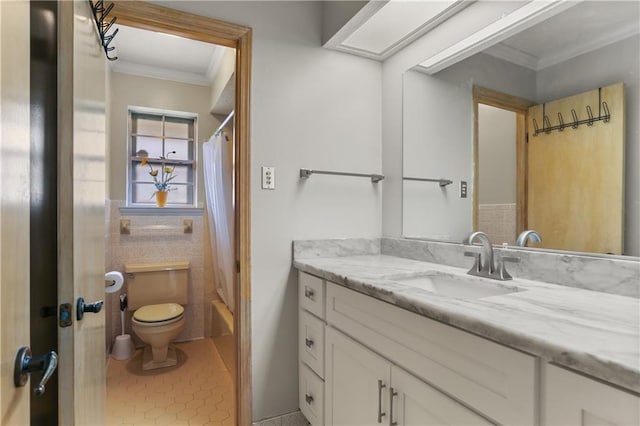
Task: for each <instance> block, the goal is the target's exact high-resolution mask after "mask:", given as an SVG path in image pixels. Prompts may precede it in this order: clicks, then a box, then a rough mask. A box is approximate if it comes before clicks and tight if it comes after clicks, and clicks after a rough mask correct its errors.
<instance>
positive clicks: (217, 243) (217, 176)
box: [202, 132, 234, 312]
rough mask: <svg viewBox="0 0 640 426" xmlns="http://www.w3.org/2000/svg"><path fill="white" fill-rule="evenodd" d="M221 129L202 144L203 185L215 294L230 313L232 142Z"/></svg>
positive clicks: (232, 296)
mask: <svg viewBox="0 0 640 426" xmlns="http://www.w3.org/2000/svg"><path fill="white" fill-rule="evenodd" d="M225 139H226V138H225V136H224V135H223V133H222V132H220V133H218V135H213V136H211V139H209V142H206V143H204V144H203V145H202V152H203V157H204V159H203V166H204V188H205V193H206V198H207V212H208V214H207V219H208V221H209V237H210V239H211V247H212V248H213V249H214V250H215V257H216V262H215V278H216V286H217V290H218V294H220V297H221V298H222V300H223V302H224V303H225V304H226V305H227V307H228V308H229V310H230V311H231V312H233V306H234V295H233V282H234V280H233V275H234V273H233V246H232V242H233V239H232V235H233V205H232V195H233V194H232V179H233V178H232V175H233V173H232V172H233V170H232V167H233V166H232V165H231V164H230V162H229V161H226V155H225V154H227V152H228V151H227V150H228V149H231V143H230V142H227V141H226V140H225Z"/></svg>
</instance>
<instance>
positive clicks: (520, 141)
mask: <svg viewBox="0 0 640 426" xmlns="http://www.w3.org/2000/svg"><path fill="white" fill-rule="evenodd" d="M478 104H483V105H489V106H492V107H496V108H501V109H505V110H508V111H512V112H515V113H516V234H520V233H521V232H522V231H524V230H525V229H527V143H528V137H529V133H528V129H527V112H528V110H529V107H531V106H533V105H535V102H532V101H529V100H527V99H523V98H519V97H516V96H512V95H507V94H505V93H501V92H498V91H495V90H492V89H487V88H485V87H481V86H476V85H474V86H473V203H472V204H473V213H472V215H473V230H474V231H477V230H478V173H479V171H480V164H479V157H480V155H479V150H478V149H479V145H478V143H479V140H478V137H479V131H478Z"/></svg>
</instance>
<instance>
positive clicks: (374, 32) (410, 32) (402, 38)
mask: <svg viewBox="0 0 640 426" xmlns="http://www.w3.org/2000/svg"><path fill="white" fill-rule="evenodd" d="M471 3H472V1H468V0H467V1H464V0H429V1H424V0H422V1H407V0H370V1H368V2H366V5H364V6H363V7H362V9H361V10H360V11H359V12H358V13H357V14H356V15H354V16H353V17H352V18H351V20H350V21H349V22H348V24H347V25H345V26H344V27H343V29H342V30H340V31H338V32H337V33H336V34H335V35H334V36H333V37H332V38H331V39H330V40H329V41H328V42H327V43H325V45H324V46H325V47H328V48H331V49H336V50H341V51H344V52H348V53H352V54H355V55H359V56H364V57H367V58H371V59H377V60H385V59H386V58H388V57H390V56H391V55H393V54H394V53H396V52H397V51H399V50H400V49H402V48H403V47H404V46H406V45H408V44H409V43H411V42H412V41H414V40H416V39H417V38H419V37H420V36H422V35H424V34H426V33H427V32H429V31H430V30H431V29H433V28H435V27H436V26H437V25H439V24H440V23H442V22H444V21H445V20H447V19H448V18H450V17H451V16H453V15H455V14H456V13H458V12H460V11H461V10H462V9H464V8H465V7H467V6H469V5H470V4H471Z"/></svg>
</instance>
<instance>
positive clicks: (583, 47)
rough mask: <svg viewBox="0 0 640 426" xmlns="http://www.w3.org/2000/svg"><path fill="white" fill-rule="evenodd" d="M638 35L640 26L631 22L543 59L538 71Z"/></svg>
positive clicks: (539, 63) (539, 62)
mask: <svg viewBox="0 0 640 426" xmlns="http://www.w3.org/2000/svg"><path fill="white" fill-rule="evenodd" d="M637 34H640V25H639V24H638V23H637V22H631V23H629V24H627V25H625V26H622V27H619V28H614V29H613V30H612V31H608V32H606V33H602V34H600V35H599V36H597V37H592V38H590V39H586V40H584V42H583V43H580V44H577V45H573V46H571V47H570V48H568V49H564V50H562V51H560V52H558V53H556V54H554V55H549V56H543V57H541V58H540V60H539V61H538V66H537V68H536V71H539V70H541V69H544V68H548V67H551V66H553V65H557V64H559V63H562V62H565V61H568V60H569V59H573V58H575V57H576V56H580V55H583V54H585V53H589V52H592V51H594V50H597V49H600V48H602V47H605V46H608V45H610V44H613V43H616V42H618V41H622V40H624V39H627V38H629V37H633V36H634V35H637Z"/></svg>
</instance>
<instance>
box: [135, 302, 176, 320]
mask: <svg viewBox="0 0 640 426" xmlns="http://www.w3.org/2000/svg"><path fill="white" fill-rule="evenodd" d="M183 315H184V308H183V307H182V306H181V305H178V304H177V303H160V304H157V305H146V306H143V307H141V308H139V309H137V310H136V311H135V312H134V313H133V321H134V322H136V323H138V324H148V325H152V324H159V323H161V324H170V323H172V322H175V321H178V320H180V319H181V318H182V317H183Z"/></svg>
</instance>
